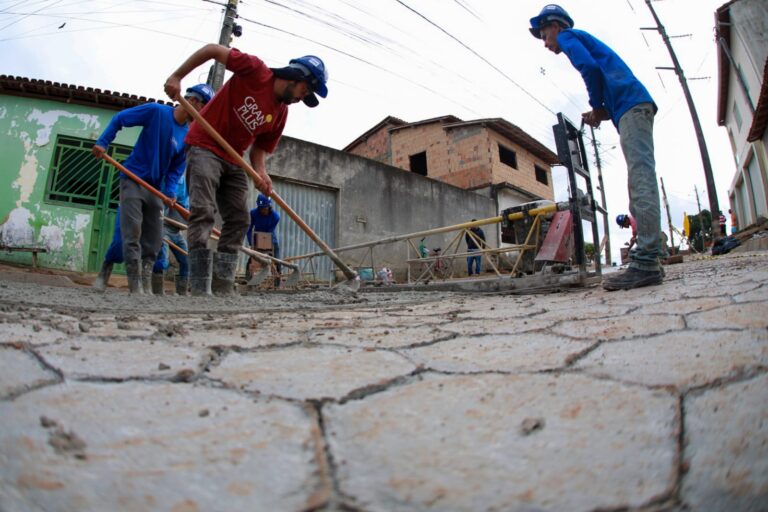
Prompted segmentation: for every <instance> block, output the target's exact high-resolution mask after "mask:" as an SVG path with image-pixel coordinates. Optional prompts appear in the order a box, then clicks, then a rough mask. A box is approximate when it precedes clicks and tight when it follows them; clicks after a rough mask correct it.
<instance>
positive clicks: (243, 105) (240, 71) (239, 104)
mask: <svg viewBox="0 0 768 512" xmlns="http://www.w3.org/2000/svg"><path fill="white" fill-rule="evenodd" d="M227 69H228V70H230V71H232V72H233V73H234V75H232V78H230V79H229V80H227V83H225V84H224V87H222V88H221V89H220V90H219V91H218V92H217V93H216V96H214V97H213V99H212V100H211V101H210V102H209V103H208V104H207V105H206V106H205V107H203V109H202V110H201V111H200V113H201V114H202V116H203V117H204V118H205V120H206V121H208V122H209V123H210V124H211V126H213V127H214V128H215V129H216V131H217V132H219V134H220V135H221V136H222V137H224V140H226V141H227V142H229V144H230V145H231V146H232V147H233V148H235V150H236V151H237V152H238V153H240V154H241V155H242V154H243V152H245V150H246V149H248V146H250V145H251V144H252V143H253V144H255V145H256V147H258V148H261V149H263V150H264V151H266V152H267V153H272V152H273V151H274V150H275V148H276V147H277V143H278V142H279V141H280V136H281V135H282V133H283V128H285V122H286V120H287V119H288V106H287V105H286V104H285V103H281V102H280V101H278V99H277V98H276V97H275V93H274V90H273V86H274V82H275V79H274V75H273V73H272V71H271V70H270V69H269V68H268V67H267V65H266V64H264V62H262V61H261V60H260V59H259V58H258V57H254V56H253V55H248V54H246V53H242V52H241V51H240V50H238V49H236V48H232V50H230V52H229V57H228V58H227ZM184 141H185V142H186V143H187V144H189V145H190V146H198V147H201V148H205V149H208V150H210V151H212V152H213V153H215V154H216V155H217V156H219V157H221V158H223V159H224V160H226V161H227V162H230V163H233V164H236V163H237V162H236V161H235V160H234V159H233V158H232V157H230V156H229V155H228V154H227V152H226V151H224V149H223V148H221V147H220V146H219V144H218V143H217V142H216V141H215V140H213V139H212V138H211V137H210V136H209V135H208V133H207V132H206V131H205V129H204V128H203V127H202V126H199V125H198V123H194V122H193V123H192V125H191V126H190V128H189V133H188V134H187V138H186V139H184Z"/></svg>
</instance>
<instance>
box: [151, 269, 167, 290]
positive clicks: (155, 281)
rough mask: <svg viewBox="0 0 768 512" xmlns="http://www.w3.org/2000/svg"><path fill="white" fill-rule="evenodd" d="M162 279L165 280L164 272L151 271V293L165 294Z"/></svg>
mask: <svg viewBox="0 0 768 512" xmlns="http://www.w3.org/2000/svg"><path fill="white" fill-rule="evenodd" d="M163 281H165V272H159V273H158V272H153V273H152V295H165V289H164V288H163Z"/></svg>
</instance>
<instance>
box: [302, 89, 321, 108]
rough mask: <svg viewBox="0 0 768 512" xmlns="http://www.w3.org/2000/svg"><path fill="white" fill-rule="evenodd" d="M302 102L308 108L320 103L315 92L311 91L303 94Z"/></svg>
mask: <svg viewBox="0 0 768 512" xmlns="http://www.w3.org/2000/svg"><path fill="white" fill-rule="evenodd" d="M302 101H304V104H305V105H306V106H308V107H310V108H315V107H316V106H318V105H319V104H320V100H318V99H317V96H315V93H313V92H311V93H309V94H307V95H306V96H304V99H303V100H302Z"/></svg>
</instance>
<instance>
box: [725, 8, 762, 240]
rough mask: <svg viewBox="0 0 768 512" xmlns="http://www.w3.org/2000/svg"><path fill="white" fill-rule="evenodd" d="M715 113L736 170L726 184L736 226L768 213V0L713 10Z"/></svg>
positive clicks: (749, 222) (743, 226)
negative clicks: (716, 68)
mask: <svg viewBox="0 0 768 512" xmlns="http://www.w3.org/2000/svg"><path fill="white" fill-rule="evenodd" d="M715 28H716V38H717V46H718V81H719V83H718V105H717V119H718V124H719V125H720V126H724V127H725V128H726V130H727V132H728V139H729V140H730V143H731V149H732V150H733V157H734V163H735V164H736V172H735V173H734V176H733V179H732V180H731V186H730V188H729V190H728V196H729V200H730V205H731V208H732V209H733V210H734V211H735V212H736V216H737V219H738V224H739V226H738V227H739V228H740V229H743V228H745V227H746V226H749V225H750V224H752V223H754V222H756V221H757V219H758V218H760V217H768V153H767V152H766V148H767V147H768V133H766V125H768V85H767V84H768V3H766V2H765V0H734V1H731V2H728V3H726V4H724V5H722V6H721V7H720V8H719V9H717V11H716V13H715Z"/></svg>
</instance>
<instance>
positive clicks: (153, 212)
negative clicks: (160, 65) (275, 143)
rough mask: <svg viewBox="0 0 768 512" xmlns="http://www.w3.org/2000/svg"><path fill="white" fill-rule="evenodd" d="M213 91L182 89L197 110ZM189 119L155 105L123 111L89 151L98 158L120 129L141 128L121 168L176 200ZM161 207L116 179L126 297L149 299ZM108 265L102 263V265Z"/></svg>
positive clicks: (174, 109) (151, 197) (124, 179)
mask: <svg viewBox="0 0 768 512" xmlns="http://www.w3.org/2000/svg"><path fill="white" fill-rule="evenodd" d="M213 94H214V93H213V89H211V87H209V86H208V85H206V84H199V85H195V86H193V87H190V88H189V89H187V91H186V93H185V97H186V98H187V99H188V100H189V102H190V103H191V104H192V106H194V107H195V108H196V109H198V110H199V109H200V108H202V107H203V105H205V104H206V103H208V101H210V100H211V98H213ZM191 120H192V117H191V116H190V115H189V113H188V112H187V111H186V110H184V108H183V107H182V106H181V105H177V106H176V107H171V106H170V105H161V104H159V103H145V104H144V105H139V106H137V107H133V108H129V109H126V110H123V111H122V112H119V113H118V114H116V115H115V116H114V117H113V118H112V120H111V121H110V123H109V125H108V126H107V128H106V129H105V130H104V133H102V134H101V137H99V139H98V140H97V141H96V144H95V145H94V146H93V149H92V150H91V151H92V153H93V155H94V156H95V157H96V158H102V157H103V156H104V154H105V153H106V152H107V148H108V147H109V144H110V143H111V142H112V141H113V140H114V139H115V136H116V135H117V132H118V131H120V130H121V129H122V128H124V127H130V126H141V127H142V130H141V133H140V134H139V138H138V140H137V141H136V145H135V146H134V147H133V151H132V152H131V154H130V155H129V156H128V158H127V159H126V160H125V162H123V165H125V167H126V168H127V169H128V170H130V171H131V172H133V173H134V174H136V175H137V176H138V177H139V178H141V179H143V180H144V181H146V182H147V183H149V185H151V186H153V187H155V188H157V189H161V191H162V192H163V193H164V194H165V195H166V196H167V197H168V198H169V204H172V203H173V202H174V201H175V200H176V186H177V185H178V182H179V178H180V177H181V175H182V173H183V172H184V166H185V155H184V150H185V145H184V137H186V135H187V131H188V129H189V122H190V121H191ZM162 211H163V202H162V201H161V200H160V199H158V198H157V197H155V196H154V195H152V193H150V192H149V191H148V190H146V189H144V188H143V187H141V186H140V185H138V184H137V183H135V182H134V181H132V180H131V179H130V178H128V177H127V176H123V175H122V174H121V176H120V216H119V219H120V231H121V233H122V236H123V244H122V245H123V260H124V261H125V272H126V274H127V276H128V289H129V291H130V292H131V293H139V294H141V293H145V292H146V293H150V290H151V288H150V281H151V276H152V267H153V266H154V264H155V259H156V257H157V253H158V252H159V251H160V246H161V245H162V235H163V229H162V227H163V224H162V219H161V218H160V217H161V215H162ZM107 264H108V263H107V262H106V261H105V262H104V265H107ZM107 271H108V272H111V267H109V268H106V267H105V266H102V269H101V272H100V273H99V275H100V276H102V273H104V276H102V277H101V278H97V284H98V283H99V282H100V280H102V281H103V282H104V283H106V282H107V281H108V280H109V276H108V275H107V274H106V273H107Z"/></svg>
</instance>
